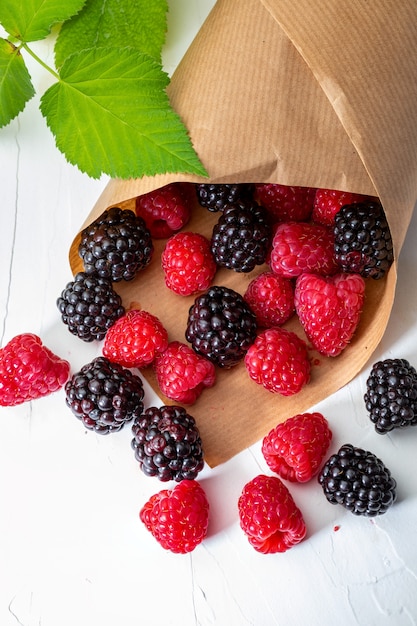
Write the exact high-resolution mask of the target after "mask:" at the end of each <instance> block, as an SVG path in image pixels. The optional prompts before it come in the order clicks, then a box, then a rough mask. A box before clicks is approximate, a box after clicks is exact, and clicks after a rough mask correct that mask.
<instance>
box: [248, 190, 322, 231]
mask: <svg viewBox="0 0 417 626" xmlns="http://www.w3.org/2000/svg"><path fill="white" fill-rule="evenodd" d="M315 193H316V190H315V188H311V187H290V186H288V185H277V184H273V183H264V184H258V185H255V199H256V201H257V202H258V203H259V204H261V205H262V206H263V207H265V209H267V211H268V213H269V214H270V215H271V217H272V219H273V221H276V222H290V221H294V222H304V221H306V220H308V219H309V218H310V216H311V213H312V211H313V202H314V195H315Z"/></svg>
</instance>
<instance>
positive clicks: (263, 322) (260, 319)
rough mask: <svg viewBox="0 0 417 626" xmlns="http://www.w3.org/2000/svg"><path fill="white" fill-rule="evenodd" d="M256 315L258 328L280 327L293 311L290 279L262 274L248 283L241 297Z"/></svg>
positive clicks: (292, 289)
mask: <svg viewBox="0 0 417 626" xmlns="http://www.w3.org/2000/svg"><path fill="white" fill-rule="evenodd" d="M243 298H244V300H246V302H247V303H248V304H249V306H250V308H251V309H252V311H253V312H254V313H255V315H256V321H257V323H258V326H259V327H262V328H270V327H271V326H281V325H282V324H284V323H285V322H286V321H287V320H289V319H290V317H291V316H292V315H293V313H294V311H295V307H294V287H293V283H292V281H291V279H289V278H286V277H285V276H278V275H277V274H274V273H273V272H262V274H259V275H258V276H256V277H255V278H253V279H252V280H251V282H250V283H249V285H248V287H247V289H246V292H245V294H244V296H243Z"/></svg>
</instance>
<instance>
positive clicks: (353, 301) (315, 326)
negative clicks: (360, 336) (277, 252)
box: [294, 273, 365, 356]
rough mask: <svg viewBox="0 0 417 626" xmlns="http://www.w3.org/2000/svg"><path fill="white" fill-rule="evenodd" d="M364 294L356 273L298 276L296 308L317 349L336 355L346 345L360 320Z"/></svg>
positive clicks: (326, 354)
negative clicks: (328, 275)
mask: <svg viewBox="0 0 417 626" xmlns="http://www.w3.org/2000/svg"><path fill="white" fill-rule="evenodd" d="M364 297H365V282H364V279H363V278H362V276H360V275H359V274H345V273H340V274H336V275H335V276H330V277H324V276H317V274H302V275H301V276H299V277H298V278H297V282H296V285H295V293H294V299H295V309H296V312H297V315H298V317H299V320H300V322H301V324H302V326H303V328H304V331H305V333H306V335H307V337H308V339H309V341H311V343H312V344H313V346H314V348H315V349H316V350H317V351H318V352H320V353H321V354H324V355H325V356H337V355H338V354H340V353H341V352H342V350H344V349H345V348H346V346H347V345H348V343H349V341H350V340H351V339H352V336H353V334H354V333H355V330H356V328H357V325H358V323H359V319H360V316H361V312H362V307H363V301H364Z"/></svg>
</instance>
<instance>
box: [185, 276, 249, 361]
mask: <svg viewBox="0 0 417 626" xmlns="http://www.w3.org/2000/svg"><path fill="white" fill-rule="evenodd" d="M256 331H257V326H256V317H255V314H254V313H253V312H252V310H251V309H250V307H249V305H248V304H247V303H246V302H245V300H244V299H243V297H242V296H241V295H240V294H239V293H237V292H236V291H234V290H233V289H230V288H229V287H222V286H217V285H214V286H213V287H210V289H208V290H207V291H206V292H205V293H203V294H201V295H199V296H197V298H196V299H195V301H194V304H193V305H192V306H191V307H190V309H189V313H188V320H187V327H186V331H185V337H186V339H187V341H189V342H190V343H191V345H192V347H193V349H194V350H195V352H197V353H198V354H201V355H202V356H204V357H206V358H207V359H208V360H209V361H211V362H212V363H214V364H215V365H218V366H219V367H223V368H230V367H233V366H234V365H236V364H237V363H238V362H239V361H241V360H242V359H243V357H244V356H245V354H246V352H247V350H248V348H249V347H250V346H251V345H252V343H253V342H254V341H255V339H256Z"/></svg>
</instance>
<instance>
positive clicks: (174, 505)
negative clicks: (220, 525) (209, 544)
mask: <svg viewBox="0 0 417 626" xmlns="http://www.w3.org/2000/svg"><path fill="white" fill-rule="evenodd" d="M139 517H140V520H141V521H142V522H143V523H144V524H145V526H146V528H147V530H149V532H150V533H152V535H153V536H154V538H155V539H156V541H158V543H159V544H160V545H161V546H162V547H163V548H165V550H170V551H171V552H174V553H176V554H186V553H187V552H192V551H193V550H194V549H195V548H196V547H197V546H198V545H199V544H200V543H201V542H202V541H203V540H204V538H205V537H206V535H207V527H208V522H209V503H208V500H207V496H206V494H205V492H204V490H203V488H202V487H201V485H200V484H199V483H198V482H197V481H195V480H183V481H182V482H181V483H179V484H178V485H175V487H174V488H173V489H163V490H162V491H160V492H159V493H156V494H154V495H153V496H151V498H150V499H149V500H148V502H147V503H146V504H145V505H144V506H143V508H142V509H141V511H140V513H139Z"/></svg>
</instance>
